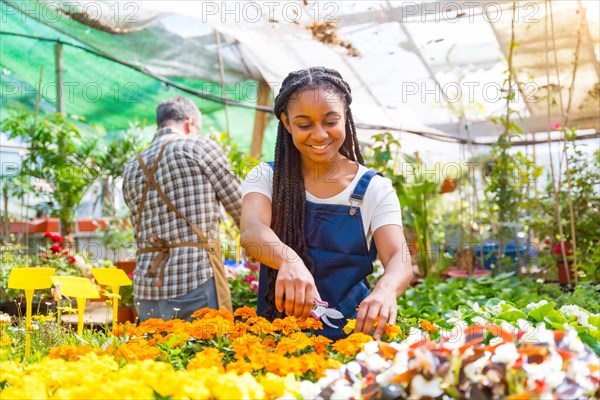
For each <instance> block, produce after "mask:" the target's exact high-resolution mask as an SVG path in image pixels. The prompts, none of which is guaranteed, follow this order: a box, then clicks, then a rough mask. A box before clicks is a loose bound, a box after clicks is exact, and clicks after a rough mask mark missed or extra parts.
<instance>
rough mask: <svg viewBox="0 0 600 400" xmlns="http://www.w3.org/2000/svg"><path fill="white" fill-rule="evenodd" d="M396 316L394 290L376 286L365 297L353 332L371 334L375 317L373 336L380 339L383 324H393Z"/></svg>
mask: <svg viewBox="0 0 600 400" xmlns="http://www.w3.org/2000/svg"><path fill="white" fill-rule="evenodd" d="M397 316H398V304H397V303H396V290H395V289H393V288H386V287H380V286H377V287H375V289H374V290H373V293H371V294H370V295H369V296H367V298H365V299H364V300H363V301H362V302H361V303H360V307H359V309H358V314H357V315H356V328H355V332H362V333H366V334H367V335H370V334H371V330H372V329H373V325H374V323H375V320H376V319H377V317H379V323H378V324H377V328H376V329H375V334H374V335H373V338H375V339H376V340H379V339H381V336H382V335H383V330H384V329H385V324H395V323H396V317H397Z"/></svg>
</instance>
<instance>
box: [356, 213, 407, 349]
mask: <svg viewBox="0 0 600 400" xmlns="http://www.w3.org/2000/svg"><path fill="white" fill-rule="evenodd" d="M373 239H375V245H376V246H377V250H378V252H379V258H380V259H381V263H382V264H383V268H384V269H385V272H384V274H383V276H382V277H381V278H380V279H379V282H377V285H375V289H373V293H371V294H370V295H369V296H367V298H365V299H364V300H363V301H362V303H360V308H359V310H358V314H357V316H356V329H355V331H356V332H363V333H366V334H370V333H371V330H372V329H373V324H374V323H375V319H376V318H377V317H379V323H378V324H377V328H376V330H375V334H374V335H373V337H374V338H375V339H377V340H379V339H381V335H382V334H383V330H384V329H385V324H395V323H396V317H397V315H398V304H397V303H396V299H397V298H398V296H400V295H402V293H404V291H405V290H406V288H407V287H408V285H409V284H410V281H411V279H412V265H411V263H410V253H409V252H408V246H407V245H406V239H405V238H404V232H403V231H402V228H401V227H399V226H397V225H384V226H382V227H379V228H378V229H376V230H375V232H374V233H373Z"/></svg>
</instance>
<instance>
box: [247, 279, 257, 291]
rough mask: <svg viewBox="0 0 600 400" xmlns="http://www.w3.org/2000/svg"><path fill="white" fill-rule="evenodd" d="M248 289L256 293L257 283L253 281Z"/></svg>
mask: <svg viewBox="0 0 600 400" xmlns="http://www.w3.org/2000/svg"><path fill="white" fill-rule="evenodd" d="M248 289H250V290H252V291H253V292H254V293H258V281H256V280H255V281H253V282H251V283H250V287H249V288H248Z"/></svg>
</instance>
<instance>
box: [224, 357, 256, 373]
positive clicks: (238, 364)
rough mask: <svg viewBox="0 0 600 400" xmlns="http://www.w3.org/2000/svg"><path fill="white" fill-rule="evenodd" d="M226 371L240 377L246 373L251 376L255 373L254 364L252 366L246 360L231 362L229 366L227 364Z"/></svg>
mask: <svg viewBox="0 0 600 400" xmlns="http://www.w3.org/2000/svg"><path fill="white" fill-rule="evenodd" d="M226 370H227V372H229V371H234V372H236V373H237V374H238V375H242V374H244V373H245V372H247V373H249V374H251V373H252V372H254V369H253V368H252V364H250V363H249V362H248V361H246V360H238V361H234V362H230V363H229V364H227V367H226Z"/></svg>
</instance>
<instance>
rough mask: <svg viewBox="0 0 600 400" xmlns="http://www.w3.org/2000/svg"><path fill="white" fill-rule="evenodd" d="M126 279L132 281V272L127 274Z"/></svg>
mask: <svg viewBox="0 0 600 400" xmlns="http://www.w3.org/2000/svg"><path fill="white" fill-rule="evenodd" d="M127 277H128V278H129V279H133V271H131V272H130V273H128V274H127Z"/></svg>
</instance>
